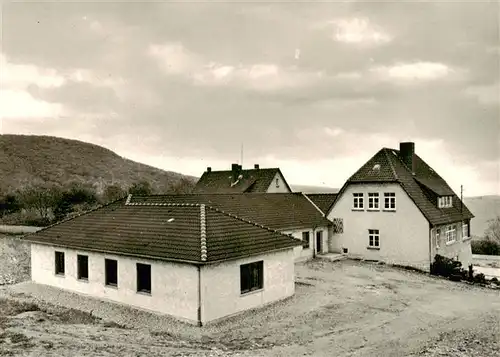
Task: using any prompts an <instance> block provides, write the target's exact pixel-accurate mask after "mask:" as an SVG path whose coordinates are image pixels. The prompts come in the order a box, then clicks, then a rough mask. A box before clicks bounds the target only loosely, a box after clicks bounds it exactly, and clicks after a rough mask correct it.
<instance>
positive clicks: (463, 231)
mask: <svg viewBox="0 0 500 357" xmlns="http://www.w3.org/2000/svg"><path fill="white" fill-rule="evenodd" d="M327 217H328V219H329V220H330V221H332V222H333V227H334V232H335V233H334V234H333V235H332V237H331V241H330V249H331V250H332V251H337V252H342V253H344V254H347V255H348V256H351V257H357V258H363V259H369V260H379V261H385V262H388V263H391V264H399V265H406V266H412V267H415V268H418V269H421V270H424V271H429V270H430V266H431V263H432V262H433V261H434V257H435V255H436V254H439V255H442V256H446V257H448V258H454V259H456V260H458V261H460V262H461V263H462V266H464V267H467V266H468V265H469V264H471V262H472V251H471V244H470V239H471V236H470V222H471V219H472V218H473V217H474V215H473V214H472V213H471V212H470V211H469V210H468V209H467V207H466V206H465V204H464V203H463V202H462V200H461V198H460V197H458V196H457V195H456V194H455V193H454V192H453V190H452V189H451V188H450V186H449V185H448V184H447V183H446V181H445V180H444V179H443V178H442V177H441V176H440V175H439V174H438V173H437V172H436V171H435V170H434V169H432V168H431V167H430V166H429V165H428V164H427V163H426V162H425V161H424V160H422V159H421V158H420V157H419V156H418V155H417V154H416V153H415V144H414V143H412V142H407V143H400V148H399V150H396V149H391V148H382V149H381V150H380V151H379V152H378V153H376V154H375V155H374V156H373V157H372V158H371V159H370V160H368V161H367V162H366V163H365V164H364V165H363V166H362V167H361V168H360V169H359V170H358V171H356V172H355V173H354V174H353V175H352V176H351V177H350V178H349V179H348V180H347V182H346V183H345V184H344V186H343V187H342V189H341V190H340V192H339V194H338V196H337V198H336V199H335V201H334V202H333V204H332V205H331V207H330V208H329V209H328V213H327Z"/></svg>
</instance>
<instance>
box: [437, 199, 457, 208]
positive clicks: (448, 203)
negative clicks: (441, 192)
mask: <svg viewBox="0 0 500 357" xmlns="http://www.w3.org/2000/svg"><path fill="white" fill-rule="evenodd" d="M438 207H439V208H449V207H453V197H452V196H442V197H439V198H438Z"/></svg>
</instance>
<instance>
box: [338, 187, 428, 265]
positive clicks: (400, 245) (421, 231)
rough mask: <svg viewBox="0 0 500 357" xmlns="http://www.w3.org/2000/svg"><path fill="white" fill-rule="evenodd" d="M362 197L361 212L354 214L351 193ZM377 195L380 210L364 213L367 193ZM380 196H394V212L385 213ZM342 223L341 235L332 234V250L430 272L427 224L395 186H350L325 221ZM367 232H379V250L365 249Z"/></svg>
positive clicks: (402, 192)
mask: <svg viewBox="0 0 500 357" xmlns="http://www.w3.org/2000/svg"><path fill="white" fill-rule="evenodd" d="M355 192H356V193H358V192H359V193H360V192H363V193H364V204H365V210H364V211H354V210H353V209H352V208H353V195H352V194H353V193H355ZM369 192H379V197H380V208H381V209H380V210H379V211H368V210H367V207H368V193H369ZM384 192H395V193H396V211H395V212H385V211H383V207H384ZM334 218H343V219H344V233H343V234H334V235H333V238H332V239H333V240H334V241H333V242H331V245H330V247H331V248H332V249H339V250H341V249H342V248H348V250H349V252H348V255H349V256H352V257H358V258H363V259H373V260H380V261H385V262H387V263H390V264H401V265H407V266H413V267H416V268H419V269H422V270H426V271H428V270H429V269H430V257H429V253H430V252H429V245H430V242H429V232H430V230H429V223H428V221H427V220H426V218H425V217H424V215H423V214H422V213H421V212H420V210H419V209H418V208H417V206H416V205H415V204H414V203H413V201H412V200H411V199H410V197H409V196H408V195H407V194H406V192H405V191H404V190H403V189H402V188H401V186H399V185H398V184H357V185H350V186H348V187H347V189H346V190H345V191H344V192H343V194H342V196H341V197H340V198H338V200H337V202H336V204H335V206H334V207H333V209H332V210H331V211H330V212H329V214H328V219H330V220H333V219H334ZM368 229H378V230H379V231H380V250H371V249H367V247H368Z"/></svg>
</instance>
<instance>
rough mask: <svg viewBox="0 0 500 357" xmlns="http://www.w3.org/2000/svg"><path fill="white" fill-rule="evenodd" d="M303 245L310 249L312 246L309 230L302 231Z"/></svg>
mask: <svg viewBox="0 0 500 357" xmlns="http://www.w3.org/2000/svg"><path fill="white" fill-rule="evenodd" d="M302 242H303V243H302V247H303V248H304V249H308V248H309V246H310V244H311V243H310V237H309V232H302Z"/></svg>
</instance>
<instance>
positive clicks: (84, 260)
mask: <svg viewBox="0 0 500 357" xmlns="http://www.w3.org/2000/svg"><path fill="white" fill-rule="evenodd" d="M76 265H77V266H76V269H77V278H78V279H79V280H88V279H89V257H88V256H87V255H80V254H78V255H77V256H76Z"/></svg>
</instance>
